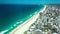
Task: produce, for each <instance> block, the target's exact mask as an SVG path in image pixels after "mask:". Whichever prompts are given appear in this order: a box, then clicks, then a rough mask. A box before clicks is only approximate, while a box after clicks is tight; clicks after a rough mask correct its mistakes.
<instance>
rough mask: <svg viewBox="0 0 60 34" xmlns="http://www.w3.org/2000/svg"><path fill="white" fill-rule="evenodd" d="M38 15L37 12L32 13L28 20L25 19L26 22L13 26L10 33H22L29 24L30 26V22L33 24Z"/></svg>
mask: <svg viewBox="0 0 60 34" xmlns="http://www.w3.org/2000/svg"><path fill="white" fill-rule="evenodd" d="M45 8H46V6H45ZM45 8H44V9H43V10H41V11H40V12H43V11H44V10H45ZM38 16H39V13H38V14H36V15H34V16H33V17H31V18H30V19H29V20H27V21H26V22H24V23H23V24H21V25H20V26H18V27H17V28H15V29H14V30H13V31H12V32H10V34H24V32H25V31H26V30H28V29H29V26H31V24H33V23H34V21H36V19H37V18H38Z"/></svg>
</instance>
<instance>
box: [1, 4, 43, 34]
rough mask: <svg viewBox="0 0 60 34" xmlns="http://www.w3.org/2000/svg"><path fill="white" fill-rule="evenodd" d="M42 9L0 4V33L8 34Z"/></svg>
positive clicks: (37, 6) (34, 6)
mask: <svg viewBox="0 0 60 34" xmlns="http://www.w3.org/2000/svg"><path fill="white" fill-rule="evenodd" d="M43 8H44V5H26V4H0V32H3V31H6V32H5V34H8V33H9V32H11V31H12V30H13V29H15V28H16V27H18V26H19V25H21V24H23V23H24V22H25V21H26V20H28V19H29V18H31V17H32V16H33V15H35V14H37V13H38V12H39V11H40V10H42V9H43Z"/></svg>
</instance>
